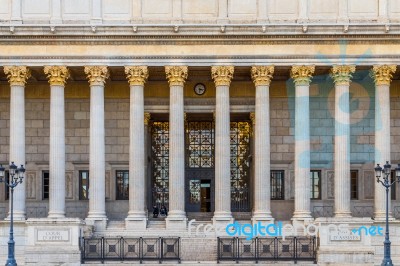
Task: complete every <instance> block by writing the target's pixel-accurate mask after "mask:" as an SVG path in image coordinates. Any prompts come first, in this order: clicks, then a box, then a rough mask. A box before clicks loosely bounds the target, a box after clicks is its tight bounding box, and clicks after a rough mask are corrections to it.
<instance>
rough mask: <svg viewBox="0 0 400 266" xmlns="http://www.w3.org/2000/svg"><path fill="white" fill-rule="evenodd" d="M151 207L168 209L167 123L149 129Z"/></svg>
mask: <svg viewBox="0 0 400 266" xmlns="http://www.w3.org/2000/svg"><path fill="white" fill-rule="evenodd" d="M151 140H152V144H151V155H152V169H153V171H152V182H153V187H152V193H153V205H156V206H158V207H159V208H160V207H161V206H162V205H164V206H165V207H166V208H167V209H168V202H169V191H168V186H169V123H168V122H153V123H152V127H151Z"/></svg>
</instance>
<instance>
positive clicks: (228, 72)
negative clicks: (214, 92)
mask: <svg viewBox="0 0 400 266" xmlns="http://www.w3.org/2000/svg"><path fill="white" fill-rule="evenodd" d="M233 72H234V66H212V67H211V77H212V79H213V80H214V83H215V86H217V87H218V86H229V85H230V84H231V80H232V78H233Z"/></svg>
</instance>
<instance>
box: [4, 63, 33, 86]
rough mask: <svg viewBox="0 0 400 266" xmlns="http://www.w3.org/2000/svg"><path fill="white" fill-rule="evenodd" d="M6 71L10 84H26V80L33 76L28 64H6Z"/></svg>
mask: <svg viewBox="0 0 400 266" xmlns="http://www.w3.org/2000/svg"><path fill="white" fill-rule="evenodd" d="M4 73H5V74H6V75H7V79H8V82H9V83H10V85H20V86H25V83H26V81H27V80H28V79H29V78H30V77H31V71H30V70H29V68H28V67H26V66H4Z"/></svg>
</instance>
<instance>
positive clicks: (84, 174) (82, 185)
mask: <svg viewBox="0 0 400 266" xmlns="http://www.w3.org/2000/svg"><path fill="white" fill-rule="evenodd" d="M79 199H80V200H87V199H89V171H88V170H82V171H79Z"/></svg>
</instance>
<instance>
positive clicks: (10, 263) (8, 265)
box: [6, 259, 17, 266]
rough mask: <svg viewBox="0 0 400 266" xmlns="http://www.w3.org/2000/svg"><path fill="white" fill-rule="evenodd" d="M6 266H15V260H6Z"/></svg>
mask: <svg viewBox="0 0 400 266" xmlns="http://www.w3.org/2000/svg"><path fill="white" fill-rule="evenodd" d="M6 266H17V261H16V260H15V259H8V260H7V262H6Z"/></svg>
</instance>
